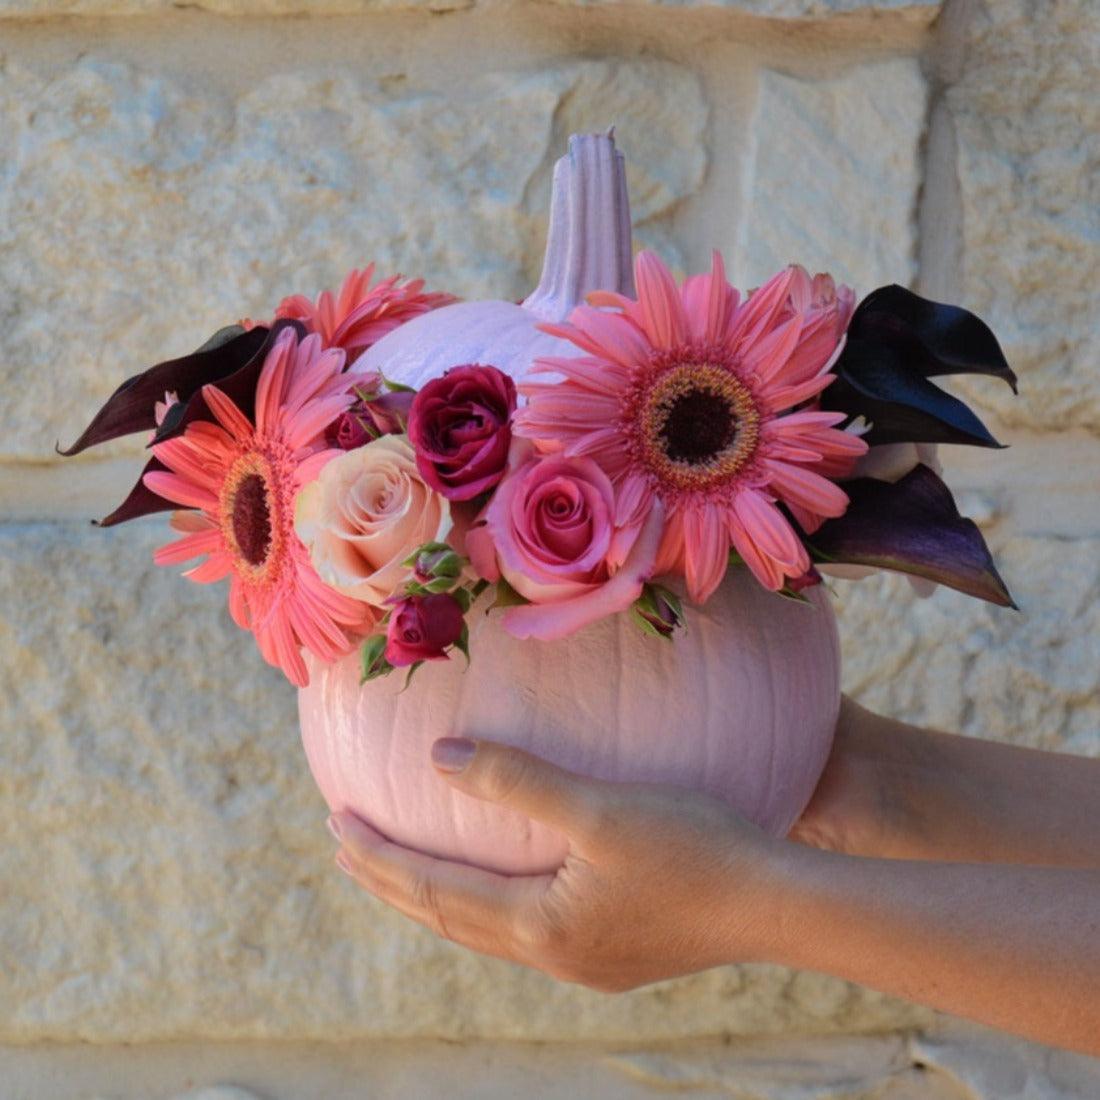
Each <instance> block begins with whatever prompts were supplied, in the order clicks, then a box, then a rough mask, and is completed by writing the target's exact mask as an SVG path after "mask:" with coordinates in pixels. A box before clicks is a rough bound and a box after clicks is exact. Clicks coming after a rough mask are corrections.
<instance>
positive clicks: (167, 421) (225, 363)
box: [61, 320, 305, 527]
mask: <svg viewBox="0 0 1100 1100" xmlns="http://www.w3.org/2000/svg"><path fill="white" fill-rule="evenodd" d="M288 326H293V327H294V328H295V329H296V330H297V331H298V335H299V338H300V337H302V336H303V335H304V334H305V327H304V326H303V325H302V324H300V323H299V322H297V321H289V320H287V321H277V322H276V323H275V324H274V325H272V327H271V328H270V329H268V328H265V327H262V326H260V327H257V328H253V329H250V330H248V331H245V329H243V328H241V326H240V325H231V326H229V327H228V328H224V329H221V330H220V331H218V332H217V333H215V334H214V335H213V336H212V337H211V338H210V339H209V340H208V341H207V342H206V343H205V344H203V346H202V347H201V348H199V349H198V350H197V351H194V352H192V353H191V354H190V355H185V356H183V357H182V358H179V359H169V360H167V361H166V362H163V363H158V364H156V366H153V367H150V368H149V369H148V370H147V371H145V372H144V373H142V374H138V375H135V376H134V377H133V378H131V379H129V380H128V381H126V382H124V383H123V384H122V385H121V386H119V388H118V389H117V390H115V392H114V393H113V394H112V395H111V396H110V397H109V398H108V399H107V401H106V403H105V404H104V405H103V407H102V408H101V409H100V410H99V412H98V413H96V415H95V418H94V419H93V420H92V422H91V424H89V425H88V427H87V428H86V429H85V430H84V432H83V433H82V434H81V436H80V438H79V439H78V440H77V441H76V442H75V443H74V444H73V445H72V446H71V447H70V448H69V449H68V450H65V451H61V453H62V454H64V455H66V456H69V455H76V454H79V453H80V452H81V451H84V450H87V448H89V447H94V446H96V445H97V444H99V443H106V442H107V441H108V440H110V439H117V438H118V437H119V436H123V435H131V434H133V433H134V432H140V431H148V432H151V431H154V429H155V432H156V435H155V438H154V440H153V442H157V443H160V442H163V441H164V440H166V439H171V438H173V437H174V436H177V435H180V434H182V432H183V431H184V429H185V428H186V427H187V425H188V424H190V423H191V422H192V421H195V420H212V419H213V416H212V415H211V413H210V410H209V408H208V407H207V405H206V401H205V399H204V398H203V396H202V387H203V386H206V385H209V384H211V383H215V384H216V385H217V386H218V389H220V390H221V391H222V392H223V393H224V394H225V395H226V396H227V397H229V398H230V399H231V400H232V401H233V402H234V403H235V404H236V405H237V407H238V408H239V409H240V410H241V412H243V413H244V414H245V416H247V417H249V418H251V417H252V416H253V415H254V408H255V401H256V384H257V382H258V380H259V376H260V370H261V369H262V368H263V364H264V360H265V359H266V357H267V353H268V351H269V350H270V349H271V346H272V345H273V344H274V342H275V338H276V337H277V336H278V335H279V333H280V332H282V330H283V329H284V328H286V327H288ZM168 392H172V393H175V394H176V396H177V398H178V401H177V402H176V403H175V404H173V405H170V406H169V408H168V410H167V412H166V413H165V415H164V418H163V420H162V421H161V423H160V425H159V426H158V425H157V423H156V414H155V406H156V403H157V402H158V401H163V400H164V395H165V394H166V393H168ZM165 468H166V467H164V466H163V465H162V464H161V463H160V462H158V461H157V459H155V458H153V459H150V460H149V462H148V463H147V464H146V465H145V468H144V469H143V470H142V472H141V476H140V477H139V478H138V481H137V484H136V485H135V486H134V487H133V489H131V490H130V493H129V495H128V496H127V497H126V499H125V500H124V501H123V502H122V504H120V505H119V507H118V508H116V509H115V510H114V511H113V512H112V513H111V514H110V515H109V516H106V517H105V518H104V519H102V520H100V523H99V525H100V526H101V527H113V526H114V525H115V524H118V523H125V522H126V521H127V520H131V519H137V518H138V517H139V516H148V515H152V514H153V513H156V512H170V511H175V510H176V509H177V508H178V507H179V505H178V504H174V503H172V502H171V501H167V500H165V499H164V498H163V497H160V496H157V494H156V493H154V492H152V491H151V490H150V489H147V488H146V487H145V482H144V478H145V475H146V474H147V473H150V472H153V471H157V470H164V469H165Z"/></svg>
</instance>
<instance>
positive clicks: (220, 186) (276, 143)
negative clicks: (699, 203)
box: [0, 56, 707, 461]
mask: <svg viewBox="0 0 1100 1100" xmlns="http://www.w3.org/2000/svg"><path fill="white" fill-rule="evenodd" d="M407 85H408V82H407V81H405V80H395V81H382V82H373V81H371V80H369V79H367V78H365V77H360V76H358V75H355V73H353V72H352V71H348V70H347V69H344V70H343V71H337V72H333V71H331V69H330V68H329V67H328V66H323V65H317V66H308V65H306V66H301V67H297V68H295V67H293V66H290V67H288V68H286V69H284V70H283V71H275V72H273V73H271V74H270V75H266V76H264V77H262V78H260V79H259V80H258V81H256V82H255V83H252V84H250V85H249V86H248V88H247V90H245V91H243V92H241V93H239V94H237V95H229V94H224V93H223V92H221V91H220V90H219V89H218V88H216V87H214V86H211V85H210V84H208V83H206V82H204V81H203V80H201V79H199V78H197V77H196V78H193V79H187V78H186V77H184V78H179V77H175V76H172V75H170V74H168V73H159V72H158V71H157V67H156V65H155V64H149V65H147V66H142V67H137V66H135V65H132V64H127V63H122V62H118V61H113V60H106V59H104V58H101V57H97V56H89V57H86V58H84V59H83V60H80V61H79V62H77V64H75V65H74V66H73V67H72V68H71V69H68V70H66V71H62V72H57V73H50V74H44V73H43V72H41V71H39V70H37V69H31V68H29V67H25V66H23V65H21V64H20V63H19V61H17V60H15V59H8V63H7V64H6V65H2V64H0V120H2V122H0V152H2V153H4V154H5V155H4V156H3V157H2V158H0V322H2V323H3V325H4V330H5V334H6V340H5V345H4V352H3V362H4V364H5V366H4V371H5V393H6V397H5V401H4V403H3V406H2V408H0V459H3V458H17V459H21V460H34V459H37V460H39V461H41V460H42V459H43V458H45V457H47V456H48V455H49V454H50V453H51V452H50V448H51V447H52V445H53V443H54V441H55V440H57V439H60V440H63V441H66V442H67V441H69V440H71V439H73V438H75V436H76V434H77V432H78V431H79V430H80V428H82V427H83V424H84V423H86V421H87V419H88V418H90V416H91V414H92V413H93V412H94V411H95V409H96V408H97V407H98V405H99V403H100V402H102V401H103V400H104V399H105V398H106V397H107V396H108V395H109V394H110V393H111V391H112V390H113V389H114V388H115V386H117V385H118V383H119V382H121V381H122V379H123V378H125V377H127V376H128V375H130V374H132V373H135V372H136V371H137V370H141V369H143V368H144V367H145V366H148V365H150V364H152V363H153V362H156V361H158V360H160V359H165V358H170V357H171V356H174V355H179V354H183V353H184V352H186V351H188V350H190V349H191V348H193V347H197V346H198V344H200V343H202V341H203V340H205V339H206V337H207V336H208V335H209V334H210V333H211V332H213V331H214V330H215V329H217V328H219V327H220V326H221V325H222V324H225V323H227V322H231V321H233V320H236V319H237V318H238V317H240V316H253V317H256V318H262V317H265V316H270V314H271V311H272V310H273V309H274V306H275V304H276V303H277V302H278V301H279V299H280V298H281V297H282V296H283V295H284V294H288V293H294V292H297V291H305V292H308V293H311V294H315V293H316V292H317V291H319V290H320V289H322V288H323V287H325V286H328V285H331V284H332V283H334V281H337V280H338V279H340V278H342V277H343V274H344V273H345V272H346V271H347V270H350V269H351V268H352V267H358V266H362V265H363V264H364V263H366V262H367V261H368V260H370V259H372V258H373V259H375V260H377V261H378V264H379V268H380V270H383V271H386V272H390V271H393V270H395V269H398V268H400V269H401V270H404V271H406V272H409V273H412V274H423V275H425V276H428V277H430V281H431V285H432V286H433V287H436V288H440V289H451V290H455V291H458V292H460V293H461V294H462V295H463V296H464V297H469V298H476V297H503V298H517V297H521V296H522V295H523V294H525V293H527V291H528V290H529V288H530V285H531V284H532V281H533V279H534V277H535V275H536V274H537V265H538V263H539V262H540V261H541V258H542V247H543V237H544V234H545V208H546V199H547V196H548V193H549V192H548V189H549V173H548V170H549V167H550V166H551V164H552V162H553V160H554V159H555V158H556V157H557V156H558V155H559V153H560V149H561V148H562V147H563V146H564V141H565V136H566V135H567V133H568V130H562V129H561V127H566V126H567V127H568V128H569V129H572V130H582V131H583V130H596V129H604V128H606V126H607V124H608V120H609V119H614V120H617V122H618V124H619V127H620V132H621V134H622V135H623V137H624V140H623V142H622V144H623V145H624V147H625V148H626V149H627V151H628V153H629V156H630V184H631V191H632V195H633V198H634V212H635V217H636V218H637V219H638V221H639V222H642V223H645V225H647V226H648V225H653V224H655V223H658V222H659V221H660V219H661V216H662V214H663V213H664V212H666V211H669V210H671V209H672V208H673V207H674V206H675V205H676V204H677V203H678V202H679V201H680V200H681V199H682V198H684V197H685V196H686V195H688V194H690V193H691V192H692V191H693V190H694V189H695V188H696V187H697V186H698V184H699V182H700V180H701V179H702V176H703V173H704V170H705V166H706V153H705V145H704V143H703V140H702V138H703V133H704V127H705V124H706V119H707V108H706V104H705V102H704V100H703V97H702V92H701V87H700V83H699V80H698V78H697V77H696V76H695V75H694V74H693V73H691V72H690V71H689V70H687V69H685V68H682V67H680V66H678V65H674V64H671V63H668V62H664V61H658V60H638V61H633V62H623V63H619V62H615V61H591V62H584V61H573V62H568V63H563V64H562V65H560V66H556V67H549V68H546V69H543V70H541V71H535V72H529V73H518V74H517V73H488V74H484V75H481V74H471V75H470V77H469V78H468V79H463V80H462V81H460V82H458V86H457V87H446V88H431V87H424V88H413V87H409V86H407ZM558 123H560V126H559V125H558ZM303 133H314V134H323V135H324V136H323V138H320V139H318V140H316V141H309V142H303V141H302V140H301V135H302V134H303ZM631 135H637V137H636V138H635V139H632V137H631ZM670 149H671V150H676V151H677V153H678V155H676V156H669V155H668V154H669V150H670ZM641 239H642V241H643V242H644V240H645V230H644V229H643V232H642V234H641ZM51 363H53V364H59V363H63V364H64V365H65V382H64V385H63V386H57V387H54V388H52V389H51V391H50V393H49V400H48V402H47V401H44V400H43V391H42V389H41V385H40V380H41V376H42V371H43V368H44V366H45V365H47V364H51ZM140 445H141V443H140V442H139V441H132V442H130V443H129V444H125V443H120V444H116V445H115V447H114V450H115V451H118V450H124V449H129V450H131V451H132V450H135V449H137V448H138V447H139V446H140Z"/></svg>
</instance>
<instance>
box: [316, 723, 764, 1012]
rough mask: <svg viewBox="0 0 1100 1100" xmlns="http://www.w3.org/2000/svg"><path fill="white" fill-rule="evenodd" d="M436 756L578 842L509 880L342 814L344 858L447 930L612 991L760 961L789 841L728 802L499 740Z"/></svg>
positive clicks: (456, 746) (439, 750)
mask: <svg viewBox="0 0 1100 1100" xmlns="http://www.w3.org/2000/svg"><path fill="white" fill-rule="evenodd" d="M432 760H433V763H434V764H435V765H436V768H437V769H438V771H439V772H440V774H441V775H443V776H444V777H445V778H446V779H447V780H448V781H449V782H450V783H451V784H452V785H454V786H455V787H457V788H458V789H459V790H460V791H463V792H464V793H466V794H469V795H472V796H473V797H475V798H482V799H485V800H487V801H490V802H498V803H500V804H501V805H504V806H510V807H512V808H513V809H516V810H519V811H521V812H522V813H525V814H527V815H528V816H529V817H531V818H534V819H536V820H538V821H542V822H544V823H546V824H548V825H551V826H552V827H554V828H556V829H558V830H559V831H561V832H562V833H563V834H564V835H565V837H566V838H567V839H568V841H569V854H568V856H567V857H566V860H565V863H564V864H563V866H562V867H561V869H560V870H559V871H558V872H557V873H556V874H552V875H551V874H547V875H534V876H519V877H509V876H505V875H497V874H492V873H490V872H488V871H481V870H478V869H475V868H472V867H469V866H466V865H465V864H461V863H454V862H449V861H447V860H440V859H434V858H431V857H429V856H425V855H422V854H420V853H418V852H414V851H410V850H408V849H406V848H402V847H401V846H399V845H397V844H394V843H391V842H390V841H388V840H386V839H385V838H384V837H382V836H381V835H380V834H379V833H377V832H376V831H375V830H373V829H371V828H370V827H369V826H368V825H366V824H364V823H363V822H362V821H360V820H359V819H358V818H357V817H355V815H353V814H349V813H342V814H336V815H333V817H332V818H330V819H329V822H330V828H331V829H332V831H333V833H334V834H335V835H336V836H337V839H338V840H339V841H340V843H341V850H340V853H339V854H338V856H337V863H338V865H339V866H340V867H341V868H342V869H343V870H345V871H346V872H347V873H348V874H349V875H351V876H352V877H353V878H354V879H355V880H356V881H357V882H358V883H359V884H360V885H361V886H363V887H364V888H365V889H367V890H369V891H370V892H371V893H372V894H374V895H376V896H377V897H379V898H381V899H382V900H383V901H386V902H388V903H389V904H390V905H392V906H394V907H395V908H396V909H398V910H400V911H401V912H402V913H404V914H406V915H407V916H409V917H412V918H413V919H414V920H417V921H419V922H420V923H421V924H424V925H426V926H427V927H429V928H431V929H432V930H433V931H434V932H436V933H437V934H438V935H440V936H443V937H445V938H447V939H451V940H454V941H455V942H457V943H461V944H463V945H465V946H467V947H470V948H473V949H474V950H476V951H481V952H483V953H485V954H488V955H495V956H498V957H500V958H505V959H510V960H512V961H514V962H521V963H525V964H527V965H528V966H533V967H536V968H538V969H540V970H544V971H546V972H547V973H548V974H550V975H552V976H553V977H555V978H558V979H560V980H563V981H571V982H579V983H581V984H583V985H587V986H590V987H592V988H594V989H600V990H604V991H608V992H611V991H621V990H625V989H633V988H634V987H636V986H639V985H645V984H647V983H649V982H654V981H659V980H661V979H663V978H670V977H674V976H675V975H678V974H686V973H691V972H694V971H697V970H704V969H707V968H709V967H712V966H717V965H720V964H722V963H730V962H738V961H749V960H753V959H759V958H762V957H763V953H764V950H765V941H766V938H767V937H766V931H767V929H768V927H769V925H770V923H771V921H772V916H773V914H772V913H771V912H770V902H769V895H770V890H771V884H772V881H773V877H774V874H775V870H776V867H775V865H776V863H777V856H778V850H779V848H780V846H781V845H782V844H783V842H782V841H778V840H775V839H774V838H772V837H769V836H768V835H767V834H765V833H764V832H762V831H761V830H760V829H758V828H756V827H755V826H754V825H751V824H750V823H748V822H747V821H745V820H744V819H743V818H741V817H740V816H739V815H738V814H737V813H735V812H734V811H733V810H732V809H731V808H730V807H728V806H727V805H725V804H724V803H722V802H719V801H718V800H716V799H713V798H709V797H706V796H704V795H699V794H695V793H693V792H691V791H686V790H681V789H679V788H674V787H663V786H655V785H642V784H619V783H607V782H601V781H599V780H595V779H590V778H587V777H584V776H579V775H575V774H573V773H571V772H567V771H564V770H563V769H561V768H558V767H555V766H554V765H553V764H549V763H547V762H546V761H544V760H541V759H539V758H538V757H535V756H532V755H530V754H528V753H525V752H522V751H521V750H519V749H514V748H509V747H507V746H504V745H500V744H496V743H494V742H490V741H478V742H473V741H469V740H466V739H464V738H463V739H454V738H445V739H443V740H442V741H437V742H436V744H435V746H434V747H433V752H432Z"/></svg>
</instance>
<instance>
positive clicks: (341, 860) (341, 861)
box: [336, 852, 354, 875]
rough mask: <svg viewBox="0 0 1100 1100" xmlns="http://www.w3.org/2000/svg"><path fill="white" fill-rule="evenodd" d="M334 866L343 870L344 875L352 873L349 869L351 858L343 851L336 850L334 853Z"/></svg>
mask: <svg viewBox="0 0 1100 1100" xmlns="http://www.w3.org/2000/svg"><path fill="white" fill-rule="evenodd" d="M336 866H337V867H339V868H340V870H341V871H343V872H344V874H345V875H351V874H354V872H353V871H352V869H351V860H350V859H348V857H347V856H346V855H345V854H344V853H343V852H337V854H336Z"/></svg>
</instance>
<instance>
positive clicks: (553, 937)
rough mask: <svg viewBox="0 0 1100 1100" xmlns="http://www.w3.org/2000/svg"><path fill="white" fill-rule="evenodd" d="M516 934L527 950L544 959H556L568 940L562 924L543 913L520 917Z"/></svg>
mask: <svg viewBox="0 0 1100 1100" xmlns="http://www.w3.org/2000/svg"><path fill="white" fill-rule="evenodd" d="M515 934H516V939H517V940H518V941H519V943H520V944H521V946H522V947H523V948H524V950H525V951H526V952H528V953H530V954H532V955H535V956H537V957H539V958H544V959H556V958H557V957H558V956H559V954H560V953H561V951H562V949H563V947H564V946H565V941H566V937H565V933H564V930H563V929H562V928H561V926H560V925H559V924H557V923H556V922H555V921H553V920H550V919H548V918H547V916H546V915H545V914H543V913H536V914H534V915H533V916H523V917H520V918H519V919H518V920H517V922H516V927H515Z"/></svg>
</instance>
